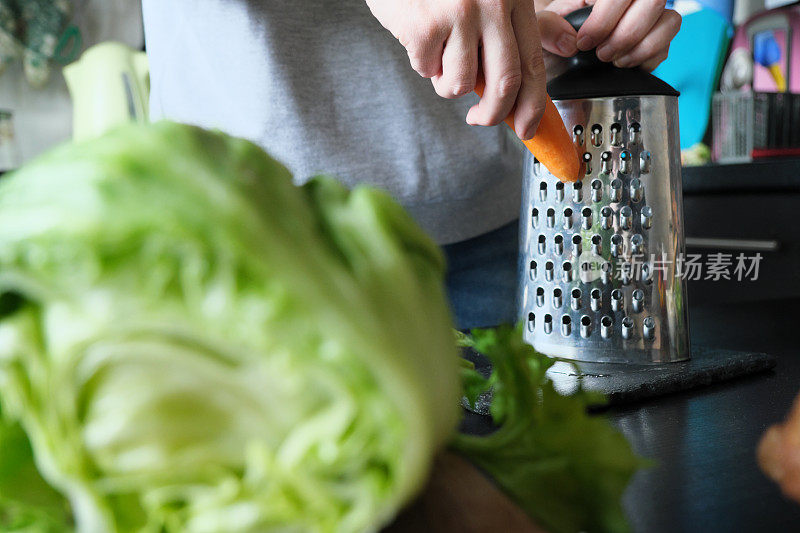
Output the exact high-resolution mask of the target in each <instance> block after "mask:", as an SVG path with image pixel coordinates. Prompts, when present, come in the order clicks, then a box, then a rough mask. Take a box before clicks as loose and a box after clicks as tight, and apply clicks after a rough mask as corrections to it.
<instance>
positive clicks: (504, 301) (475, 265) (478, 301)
mask: <svg viewBox="0 0 800 533" xmlns="http://www.w3.org/2000/svg"><path fill="white" fill-rule="evenodd" d="M518 239H519V223H518V222H517V221H516V220H515V221H514V222H512V223H510V224H507V225H505V226H503V227H501V228H498V229H496V230H494V231H490V232H489V233H484V234H483V235H478V236H477V237H474V238H472V239H468V240H466V241H460V242H456V243H453V244H447V245H445V246H443V247H442V248H443V250H444V253H445V256H446V257H447V267H448V268H447V279H446V285H447V295H448V297H449V299H450V306H451V308H452V310H453V314H454V316H455V321H456V326H457V327H458V329H472V328H479V327H489V326H497V325H499V324H503V323H510V324H513V323H516V322H517V316H516V315H517V313H516V296H517V255H518V243H517V241H518Z"/></svg>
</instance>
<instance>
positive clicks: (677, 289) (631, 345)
mask: <svg viewBox="0 0 800 533" xmlns="http://www.w3.org/2000/svg"><path fill="white" fill-rule="evenodd" d="M581 11H586V12H587V14H586V15H585V16H588V11H589V10H581ZM580 13H581V12H576V13H575V14H573V15H570V17H569V20H570V22H572V23H573V25H574V26H576V27H579V26H580V23H581V22H582V20H581V15H580ZM585 16H584V17H585ZM548 92H549V93H550V95H551V96H552V97H553V101H554V103H555V105H556V107H557V108H558V110H559V112H560V113H561V115H562V117H563V119H564V122H565V124H566V125H567V127H568V129H570V130H571V131H572V132H573V140H574V142H575V143H576V145H577V147H578V149H579V152H580V153H582V154H583V156H582V157H583V163H584V168H585V175H584V176H583V178H582V179H581V180H579V181H577V182H575V183H570V184H564V183H562V182H560V181H559V180H558V179H557V178H555V177H554V176H553V175H552V174H550V173H549V172H548V171H547V169H546V168H545V167H544V166H542V165H541V164H539V163H538V162H537V161H536V160H535V159H534V158H533V156H531V155H530V154H526V160H525V167H524V169H525V170H524V182H523V203H522V213H521V217H520V265H519V308H520V317H521V319H522V320H523V321H524V322H525V324H526V331H525V335H526V340H528V342H530V343H532V344H533V345H534V347H535V348H536V349H537V350H539V351H540V352H542V353H545V354H548V355H551V356H555V357H562V358H567V359H574V360H580V361H592V362H620V363H638V364H647V363H663V362H671V361H681V360H686V359H688V358H689V338H688V325H687V322H688V321H687V310H686V288H685V284H684V283H683V282H682V280H681V279H680V277H679V276H678V275H676V274H677V272H676V270H677V268H678V267H679V265H680V261H681V260H682V257H683V251H684V238H683V206H682V195H681V179H680V148H679V137H678V101H677V93H676V92H675V90H674V89H672V88H671V87H670V86H669V85H667V84H665V83H663V82H662V81H660V80H658V79H657V78H655V77H653V76H651V75H650V74H648V73H645V72H644V71H641V70H639V69H617V68H615V67H613V66H611V65H608V64H604V63H600V62H599V61H598V60H597V59H596V56H595V55H594V52H593V51H591V52H588V53H584V54H581V55H579V56H578V57H577V58H575V59H573V60H572V64H571V65H570V66H569V67H568V68H567V69H566V71H565V72H564V73H563V74H562V75H561V76H559V77H558V78H556V79H555V80H553V81H552V82H551V83H550V84H549V85H548Z"/></svg>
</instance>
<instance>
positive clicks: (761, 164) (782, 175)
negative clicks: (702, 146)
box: [681, 157, 800, 195]
mask: <svg viewBox="0 0 800 533" xmlns="http://www.w3.org/2000/svg"><path fill="white" fill-rule="evenodd" d="M681 177H682V178H683V193H684V194H687V195H692V194H709V193H710V194H715V193H720V192H722V193H725V194H730V193H741V192H750V193H763V192H789V191H793V192H797V191H800V159H798V158H794V157H791V158H782V159H761V160H757V161H753V162H752V163H733V164H723V165H718V164H710V165H703V166H699V167H683V168H682V169H681Z"/></svg>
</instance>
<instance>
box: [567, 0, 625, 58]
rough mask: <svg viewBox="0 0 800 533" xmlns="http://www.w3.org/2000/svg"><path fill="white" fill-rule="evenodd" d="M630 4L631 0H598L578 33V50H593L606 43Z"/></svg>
mask: <svg viewBox="0 0 800 533" xmlns="http://www.w3.org/2000/svg"><path fill="white" fill-rule="evenodd" d="M630 4H631V0H597V2H595V4H594V8H592V14H591V15H589V18H587V19H586V22H584V23H583V26H581V29H580V31H579V32H578V48H579V49H580V50H591V49H592V48H594V47H595V46H597V45H598V44H600V43H602V42H603V41H605V40H606V39H607V38H608V36H609V35H611V32H613V31H614V28H615V27H616V26H617V23H618V22H619V20H620V19H621V18H622V15H623V14H624V13H625V11H626V10H627V9H628V6H629V5H630Z"/></svg>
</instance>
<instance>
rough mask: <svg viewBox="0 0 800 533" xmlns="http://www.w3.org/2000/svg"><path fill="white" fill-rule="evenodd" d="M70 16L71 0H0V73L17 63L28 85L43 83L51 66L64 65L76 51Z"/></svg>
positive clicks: (76, 35)
mask: <svg viewBox="0 0 800 533" xmlns="http://www.w3.org/2000/svg"><path fill="white" fill-rule="evenodd" d="M71 15H72V2H71V0H0V72H2V71H3V69H5V68H6V67H8V65H9V64H11V63H12V62H14V61H17V60H21V61H22V64H23V68H24V71H25V77H26V78H27V79H28V81H29V82H30V84H31V85H33V86H34V87H42V86H43V85H44V84H45V83H47V80H48V79H49V78H50V70H51V64H52V62H53V61H57V62H59V63H67V62H69V61H71V60H72V59H74V58H75V57H76V55H77V53H78V51H79V49H80V33H79V32H78V31H77V29H76V28H75V27H74V26H68V23H69V20H70V17H71Z"/></svg>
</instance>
